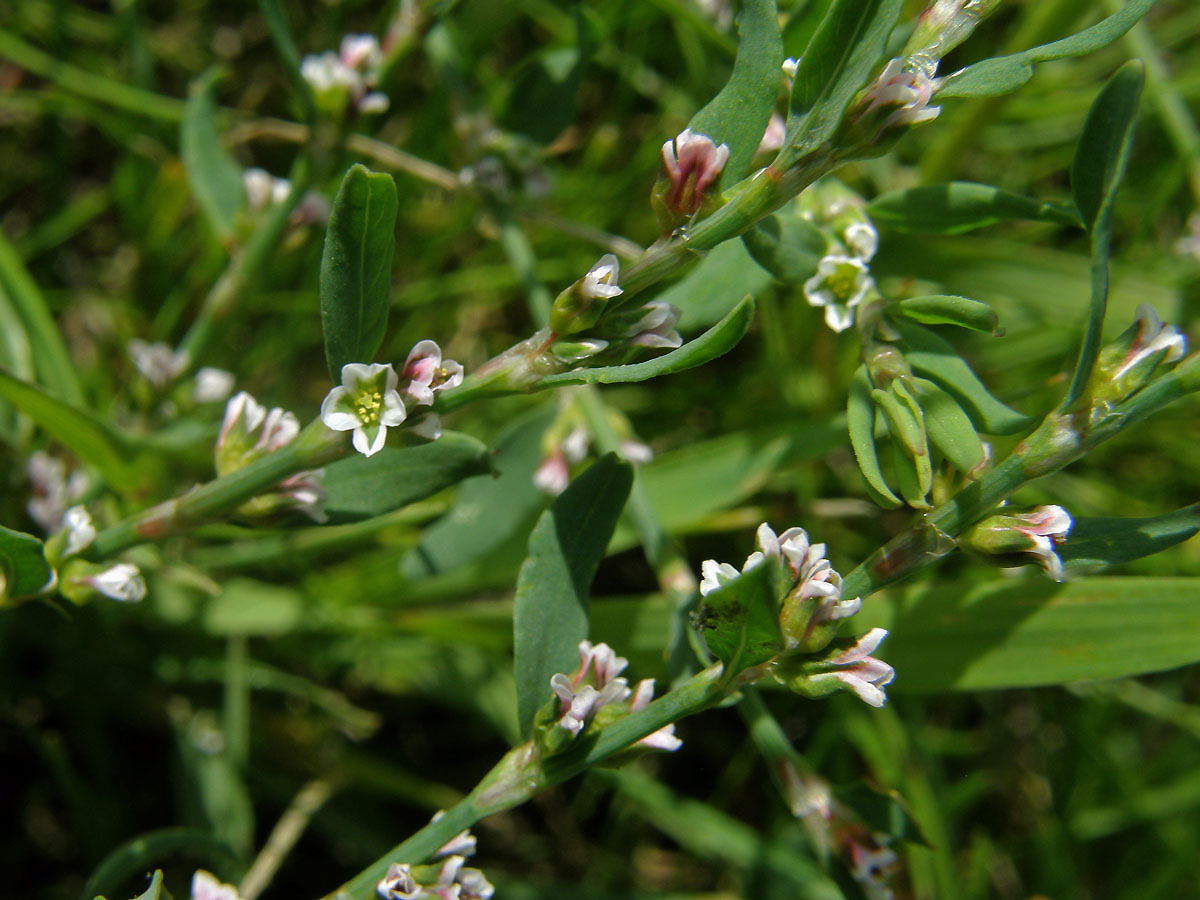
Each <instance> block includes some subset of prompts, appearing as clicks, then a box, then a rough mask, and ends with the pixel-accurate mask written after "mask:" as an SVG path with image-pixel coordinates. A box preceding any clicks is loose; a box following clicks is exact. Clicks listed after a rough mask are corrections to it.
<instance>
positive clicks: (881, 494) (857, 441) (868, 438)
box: [846, 366, 902, 508]
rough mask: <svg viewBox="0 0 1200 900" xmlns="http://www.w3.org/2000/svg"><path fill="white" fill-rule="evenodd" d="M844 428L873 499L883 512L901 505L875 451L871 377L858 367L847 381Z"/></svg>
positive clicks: (865, 370) (862, 368)
mask: <svg viewBox="0 0 1200 900" xmlns="http://www.w3.org/2000/svg"><path fill="white" fill-rule="evenodd" d="M846 425H847V426H848V427H849V430H850V446H851V447H853V448H854V457H855V459H857V460H858V468H859V469H860V470H861V471H862V474H863V478H864V479H866V482H867V488H868V490H869V491H870V493H871V496H872V499H874V501H875V502H876V503H878V504H879V505H880V506H882V507H884V508H893V507H897V506H900V505H901V504H902V501H901V500H900V498H899V497H897V496H896V495H895V494H894V493H892V489H891V488H890V487H888V483H887V481H886V480H884V477H883V469H882V468H881V467H880V465H879V454H878V452H877V451H876V449H875V403H874V401H873V400H872V399H871V376H870V375H869V374H868V373H867V367H866V366H859V367H858V371H857V372H855V373H854V377H853V378H852V379H851V381H850V394H849V397H848V399H847V401H846Z"/></svg>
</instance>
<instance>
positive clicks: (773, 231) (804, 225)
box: [742, 212, 826, 284]
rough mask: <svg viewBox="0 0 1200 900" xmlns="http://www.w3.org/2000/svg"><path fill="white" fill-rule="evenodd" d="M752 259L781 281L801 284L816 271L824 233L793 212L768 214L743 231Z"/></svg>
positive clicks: (823, 249) (743, 241)
mask: <svg viewBox="0 0 1200 900" xmlns="http://www.w3.org/2000/svg"><path fill="white" fill-rule="evenodd" d="M742 243H744V244H745V245H746V249H747V250H749V251H750V255H751V256H753V257H754V261H755V262H757V263H758V264H759V265H760V266H762V267H763V268H764V269H766V270H767V271H768V272H770V273H771V274H772V275H774V276H775V277H776V278H777V279H778V280H780V281H782V282H783V283H784V284H803V283H804V282H805V281H807V280H808V279H809V278H812V277H813V276H814V275H815V274H817V266H818V265H819V264H820V262H821V257H823V256H824V255H825V246H826V245H825V235H823V234H822V233H821V230H820V229H819V228H817V226H816V225H814V224H813V223H812V222H810V221H809V220H808V219H805V218H803V217H802V216H800V215H797V214H796V213H791V212H786V213H784V212H779V213H775V215H773V216H768V217H767V218H765V219H763V220H762V221H760V222H759V223H757V224H756V225H755V226H754V227H753V228H751V229H750V230H749V231H747V232H746V233H745V234H743V235H742Z"/></svg>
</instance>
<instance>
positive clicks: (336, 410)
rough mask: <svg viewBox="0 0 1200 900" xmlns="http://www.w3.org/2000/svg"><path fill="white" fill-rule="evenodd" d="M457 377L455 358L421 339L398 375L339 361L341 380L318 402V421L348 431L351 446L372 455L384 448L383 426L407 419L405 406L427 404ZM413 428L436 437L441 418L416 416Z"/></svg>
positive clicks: (455, 384)
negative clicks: (319, 418) (449, 357)
mask: <svg viewBox="0 0 1200 900" xmlns="http://www.w3.org/2000/svg"><path fill="white" fill-rule="evenodd" d="M462 382H463V367H462V366H461V365H460V364H459V363H457V362H455V361H454V360H452V359H443V358H442V350H441V348H440V347H439V346H438V345H437V343H436V342H434V341H429V340H425V341H420V342H418V343H417V345H416V346H415V347H413V349H412V352H411V353H409V354H408V359H407V360H405V363H404V366H403V368H402V369H401V370H400V374H399V375H397V374H396V370H395V369H393V368H392V367H391V366H390V365H387V364H383V363H371V364H366V363H347V364H346V365H344V366H342V383H341V385H339V386H338V387H335V388H334V389H333V390H332V391H330V392H329V394H328V395H326V397H325V400H324V402H323V403H322V404H321V421H322V422H324V423H325V427H327V428H330V429H332V430H334V431H353V432H354V434H353V437H352V440H353V443H354V449H355V450H357V451H358V452H359V453H361V454H362V455H363V456H373V455H374V454H376V453H378V452H379V451H380V450H382V449H383V445H384V443H385V442H386V440H387V430H388V429H389V428H394V427H396V426H397V425H400V424H402V423H403V422H404V421H405V420H406V419H407V418H408V405H412V406H432V405H433V401H434V399H435V397H436V395H437V393H438V392H439V391H444V390H447V389H449V388H453V387H458V386H459V385H460V384H462ZM406 404H407V405H406ZM412 430H413V431H414V432H416V433H417V434H419V435H421V436H422V437H426V438H429V439H430V440H436V439H437V438H439V437H441V435H442V425H441V420H440V419H439V418H438V416H437V414H436V413H433V412H426V413H424V414H423V415H422V416H421V417H420V418H418V419H416V421H415V422H414V423H413V425H412Z"/></svg>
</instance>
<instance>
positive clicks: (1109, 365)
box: [1091, 303, 1187, 412]
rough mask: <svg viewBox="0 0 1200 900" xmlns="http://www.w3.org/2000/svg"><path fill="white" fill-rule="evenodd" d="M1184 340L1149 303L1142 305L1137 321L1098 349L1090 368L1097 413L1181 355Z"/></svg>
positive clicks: (1185, 345)
mask: <svg viewBox="0 0 1200 900" xmlns="http://www.w3.org/2000/svg"><path fill="white" fill-rule="evenodd" d="M1186 352H1187V339H1186V338H1185V337H1184V336H1183V335H1182V334H1181V333H1180V332H1179V330H1178V329H1177V328H1176V327H1175V326H1174V325H1164V324H1163V322H1162V320H1161V319H1159V317H1158V313H1156V312H1155V311H1154V308H1153V307H1152V306H1149V305H1148V304H1145V303H1143V304H1141V305H1140V306H1139V307H1138V309H1137V321H1135V322H1134V323H1133V324H1132V325H1130V326H1129V328H1127V329H1126V330H1125V331H1124V332H1123V333H1122V334H1121V336H1120V337H1118V338H1117V339H1116V340H1115V341H1113V342H1112V343H1111V344H1109V345H1108V346H1106V347H1105V348H1104V349H1103V350H1101V351H1100V355H1099V357H1098V358H1097V360H1096V367H1095V369H1094V370H1093V371H1092V378H1091V384H1092V398H1093V404H1094V406H1095V407H1096V410H1095V411H1096V412H1103V411H1105V410H1107V408H1108V407H1110V406H1113V405H1115V404H1117V403H1120V402H1121V401H1122V400H1126V399H1128V398H1129V397H1132V396H1133V395H1134V394H1136V393H1137V392H1138V391H1140V390H1141V389H1142V388H1143V387H1145V386H1146V385H1147V384H1148V383H1149V382H1150V381H1151V380H1152V379H1153V378H1154V377H1155V375H1157V374H1161V372H1162V371H1163V369H1164V368H1165V367H1166V366H1167V365H1169V364H1171V363H1174V362H1177V361H1178V360H1180V359H1182V358H1183V355H1184V354H1185V353H1186Z"/></svg>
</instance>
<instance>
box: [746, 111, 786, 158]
mask: <svg viewBox="0 0 1200 900" xmlns="http://www.w3.org/2000/svg"><path fill="white" fill-rule="evenodd" d="M786 138H787V121H786V120H785V119H784V118H783V116H781V115H780V114H779V113H773V114H772V115H771V118H770V119H769V120H767V127H766V130H765V131H763V136H762V140H760V141H759V142H758V149H757V150H756V151H754V152H755V153H774V152H775V151H776V150H779V149H781V148H782V147H783V142H784V140H786Z"/></svg>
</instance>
